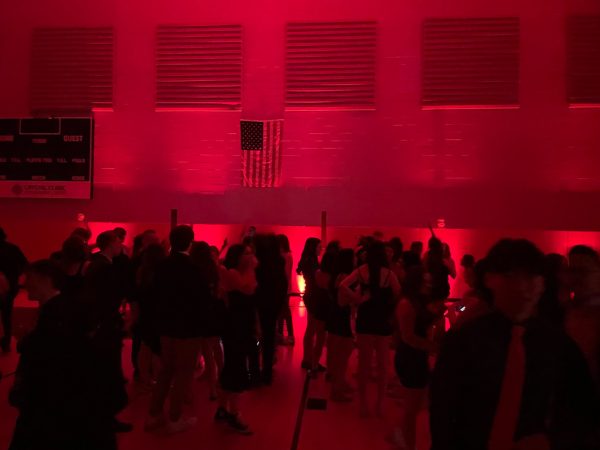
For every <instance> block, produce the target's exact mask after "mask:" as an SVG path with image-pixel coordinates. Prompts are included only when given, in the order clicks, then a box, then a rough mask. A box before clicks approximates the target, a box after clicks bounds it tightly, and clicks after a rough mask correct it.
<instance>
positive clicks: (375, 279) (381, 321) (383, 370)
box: [340, 241, 400, 417]
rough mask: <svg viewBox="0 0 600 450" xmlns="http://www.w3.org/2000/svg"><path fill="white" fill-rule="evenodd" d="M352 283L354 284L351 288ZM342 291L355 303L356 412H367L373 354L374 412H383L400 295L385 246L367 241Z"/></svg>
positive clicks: (364, 415)
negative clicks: (362, 261) (359, 263)
mask: <svg viewBox="0 0 600 450" xmlns="http://www.w3.org/2000/svg"><path fill="white" fill-rule="evenodd" d="M352 286H357V287H356V288H355V289H352ZM340 290H341V293H342V295H344V296H345V297H346V298H348V299H349V302H350V303H352V304H354V305H356V306H357V316H356V333H357V345H358V390H359V396H360V414H361V416H362V417H367V416H369V414H370V411H369V407H368V404H367V382H368V380H369V375H370V371H371V362H372V359H373V354H374V353H375V354H376V356H377V388H378V390H377V408H376V411H377V415H378V416H381V415H382V414H383V401H384V398H385V391H386V384H387V371H388V366H389V349H390V337H391V335H392V320H393V313H394V307H395V305H396V301H397V299H398V297H399V295H400V283H399V282H398V278H397V277H396V275H395V274H394V273H393V272H392V271H391V270H390V269H389V268H388V262H387V258H386V252H385V246H384V244H383V243H381V242H377V241H375V242H371V243H370V244H369V247H368V249H367V263H366V264H364V265H362V266H360V267H359V268H358V269H356V270H355V271H354V272H352V274H350V276H348V277H347V278H346V279H344V281H342V283H341V285H340Z"/></svg>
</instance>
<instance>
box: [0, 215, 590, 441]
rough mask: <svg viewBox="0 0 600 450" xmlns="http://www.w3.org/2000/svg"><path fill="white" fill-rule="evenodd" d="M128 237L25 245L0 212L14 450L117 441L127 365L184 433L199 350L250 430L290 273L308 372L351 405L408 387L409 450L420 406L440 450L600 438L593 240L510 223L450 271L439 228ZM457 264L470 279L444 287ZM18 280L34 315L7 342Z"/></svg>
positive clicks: (223, 397) (401, 418) (267, 377)
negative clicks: (555, 243) (565, 238)
mask: <svg viewBox="0 0 600 450" xmlns="http://www.w3.org/2000/svg"><path fill="white" fill-rule="evenodd" d="M126 234H127V233H126V230H124V229H123V228H117V229H114V230H107V231H104V232H102V233H100V234H98V236H96V237H95V241H94V242H93V243H92V242H90V240H91V237H92V235H91V233H90V231H89V230H88V229H87V228H77V229H75V230H74V231H73V232H72V233H71V235H70V236H68V237H67V238H66V240H65V241H64V243H63V244H62V247H61V249H60V250H58V251H56V252H54V253H52V254H51V255H50V256H49V257H48V259H44V260H39V261H34V262H28V261H27V259H26V258H25V256H24V255H23V253H22V252H21V251H20V250H19V247H18V246H17V245H15V244H14V243H10V242H9V240H8V237H7V236H6V234H5V233H4V231H3V230H1V229H0V305H1V309H0V311H1V314H2V328H3V338H2V340H1V341H0V343H1V345H2V350H3V351H4V352H9V351H11V350H15V349H16V350H17V351H18V353H19V355H20V359H19V363H18V368H17V371H16V374H15V378H14V385H13V387H12V389H11V392H10V398H9V401H10V404H11V405H12V406H14V407H15V408H17V409H18V412H19V416H18V419H17V422H16V425H15V429H14V434H13V439H12V442H11V445H10V449H11V450H21V449H22V450H37V449H45V450H54V449H57V450H58V449H91V450H95V449H97V450H109V449H116V448H117V439H116V434H117V433H125V432H130V431H132V425H131V424H129V423H124V422H121V421H119V420H117V419H116V417H117V415H118V414H119V412H121V411H122V410H123V409H124V408H126V407H127V405H128V395H127V389H126V384H127V383H128V382H131V383H136V385H138V387H139V389H141V390H144V391H147V392H149V393H150V395H151V401H150V406H149V410H148V412H147V417H146V419H145V425H144V430H145V431H146V432H148V433H154V432H166V433H168V434H175V433H182V432H185V431H186V430H188V429H190V428H193V427H194V426H196V424H197V421H198V419H197V418H196V417H193V416H190V415H187V414H186V408H185V405H186V404H187V403H188V402H190V401H192V400H193V393H192V385H193V383H192V382H193V380H194V377H195V373H196V370H197V368H198V365H199V364H200V361H201V364H202V366H203V368H204V371H205V373H206V382H207V383H208V387H209V389H208V391H209V398H208V399H206V401H207V402H208V401H213V402H215V407H214V411H215V415H214V420H215V422H217V423H219V424H221V425H222V426H226V427H229V428H230V429H231V430H232V431H234V432H236V433H239V434H241V435H246V436H249V435H252V428H251V424H250V423H248V421H247V420H246V418H245V417H244V415H243V413H242V411H241V409H240V405H241V403H240V396H241V395H243V393H244V392H245V391H247V390H249V389H253V388H255V387H257V386H264V387H267V388H268V387H269V386H270V385H271V384H272V383H273V382H274V381H276V378H275V375H274V371H273V368H274V366H275V365H276V364H277V345H288V346H293V345H295V343H296V336H295V335H294V332H295V331H296V332H298V331H299V330H297V327H294V324H293V317H294V314H293V313H292V309H293V308H291V307H290V296H292V295H294V294H295V293H294V292H293V288H292V285H293V284H292V278H293V273H294V271H295V272H296V273H297V274H298V275H299V276H302V277H303V278H304V282H305V290H304V292H303V293H302V301H303V304H304V305H305V307H306V310H307V316H308V318H307V326H306V329H305V330H303V331H304V335H303V339H302V341H301V342H302V355H303V356H302V363H301V367H299V368H298V370H301V369H304V370H306V371H308V373H309V376H312V377H316V376H319V374H320V373H321V372H323V373H326V374H325V376H326V378H327V381H328V383H330V393H329V396H330V397H329V398H330V400H331V401H333V402H339V403H348V404H349V407H351V406H350V405H352V404H353V401H354V400H355V397H356V400H357V406H358V408H357V414H359V415H360V416H361V417H368V416H372V415H374V416H378V417H381V416H383V415H384V414H385V411H386V410H385V409H384V403H385V402H387V401H389V398H390V397H392V398H395V399H400V400H401V401H400V406H399V407H398V408H397V410H398V411H397V412H398V418H397V420H396V421H395V425H394V427H393V428H392V429H390V430H389V434H388V435H387V436H386V439H387V440H388V442H389V444H390V446H391V448H396V449H402V450H415V449H416V445H417V417H418V415H419V413H420V411H421V410H422V409H423V408H428V410H429V417H430V433H431V448H432V450H451V449H452V450H471V449H473V450H480V449H481V450H483V449H489V450H525V449H527V450H538V449H539V450H542V449H565V450H574V449H582V450H592V449H599V448H600V400H599V398H600V257H599V255H598V252H597V251H596V250H594V249H592V248H590V247H587V246H583V245H578V246H575V247H573V248H572V249H570V251H569V253H568V255H566V256H563V255H559V254H548V255H544V253H542V251H541V250H540V249H538V247H536V245H535V244H533V243H532V242H530V241H527V240H523V239H502V240H500V241H499V242H497V243H496V244H495V245H494V246H493V247H492V248H491V249H490V250H489V252H488V253H487V255H485V256H484V257H482V258H480V259H479V260H477V259H476V258H475V257H474V256H472V255H464V256H463V257H462V258H461V260H460V264H459V269H460V273H458V271H457V265H456V263H455V261H454V260H453V258H452V254H451V249H450V247H449V246H448V244H447V243H445V242H443V241H442V240H441V239H439V238H438V237H436V236H435V235H434V234H433V233H432V236H431V238H430V239H429V241H428V242H427V245H426V248H424V247H425V246H424V245H423V243H421V242H413V243H411V245H410V248H409V250H406V251H405V249H404V246H403V243H402V241H401V240H400V238H398V237H393V238H391V239H389V240H385V239H384V236H383V234H382V233H379V232H375V233H374V234H373V235H372V236H366V237H361V238H360V239H359V242H358V243H357V244H356V246H355V247H352V248H344V247H342V245H341V244H340V243H339V242H337V241H333V242H328V243H325V242H321V240H319V239H317V238H313V237H311V238H309V239H307V240H306V243H305V246H304V249H303V251H302V254H301V256H300V258H299V260H298V263H297V265H296V266H294V261H293V257H292V252H291V249H290V243H289V240H288V238H287V237H286V236H285V235H279V236H276V235H274V234H268V233H266V234H262V233H256V229H254V228H251V229H250V230H249V231H248V232H247V233H246V235H245V236H244V237H243V238H242V239H241V240H240V242H239V243H233V244H231V245H229V243H228V242H227V241H225V242H224V244H223V246H222V247H221V248H218V247H215V246H211V245H210V243H207V242H203V241H197V240H196V236H195V235H194V231H193V229H192V228H191V227H189V226H185V225H180V226H176V227H174V228H173V229H172V230H171V232H170V234H169V236H168V238H167V239H163V237H161V236H159V235H158V233H157V232H156V231H154V230H147V231H144V232H143V233H141V234H139V235H137V236H135V237H134V239H133V247H132V248H131V249H129V248H127V247H126V246H125V242H126ZM459 276H460V277H462V278H463V279H464V281H465V284H466V286H467V287H468V289H467V290H466V291H465V293H464V295H463V296H462V298H449V297H450V282H449V280H450V279H451V278H457V277H459ZM21 284H22V286H21ZM21 287H23V288H24V290H25V291H27V295H28V297H29V299H30V300H32V301H35V302H38V303H39V317H38V319H37V322H36V324H35V327H34V328H33V330H32V331H31V332H30V333H28V334H27V335H26V336H25V337H24V338H22V339H21V340H19V342H18V343H17V344H16V345H14V344H15V342H13V341H14V340H13V339H12V337H11V335H12V310H13V304H14V300H15V298H16V296H17V294H18V292H19V289H20V288H21ZM126 337H128V338H131V341H132V345H131V349H132V351H131V363H132V366H133V368H134V372H133V380H127V379H126V378H125V376H124V372H123V368H122V352H123V340H124V338H126ZM354 352H356V354H357V357H358V364H357V367H356V380H357V385H356V387H354V386H353V382H352V377H351V373H350V372H351V367H352V364H351V357H352V354H353V353H354ZM324 355H326V358H324ZM371 382H375V384H376V387H377V390H376V392H377V394H376V396H375V398H374V399H373V398H372V397H371V396H369V395H368V392H369V391H368V389H367V387H368V385H369V384H370V383H371ZM373 400H374V401H373ZM167 405H168V409H166V406H167ZM280 413H282V414H286V412H285V411H283V412H280ZM289 414H293V412H289Z"/></svg>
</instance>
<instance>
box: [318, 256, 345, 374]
mask: <svg viewBox="0 0 600 450" xmlns="http://www.w3.org/2000/svg"><path fill="white" fill-rule="evenodd" d="M338 255H339V247H337V246H327V250H325V253H324V254H323V258H321V264H320V267H319V270H317V273H316V274H315V281H316V287H315V292H314V302H315V303H316V304H318V305H322V306H319V308H321V309H322V310H323V313H322V317H323V318H324V324H325V332H324V338H325V339H327V323H328V322H329V318H330V316H331V312H332V304H333V302H334V286H335V280H336V278H337V274H338V272H339V271H338ZM318 356H319V358H318V359H320V355H318ZM333 356H334V352H333V351H331V349H330V348H329V347H328V348H327V367H329V363H330V362H331V358H333ZM318 359H317V361H318ZM313 370H317V371H320V370H324V367H323V366H316V367H313ZM328 376H329V377H330V378H332V374H331V372H328Z"/></svg>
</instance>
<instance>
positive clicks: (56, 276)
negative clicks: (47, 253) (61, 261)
mask: <svg viewBox="0 0 600 450" xmlns="http://www.w3.org/2000/svg"><path fill="white" fill-rule="evenodd" d="M26 273H28V274H34V275H37V276H40V277H44V278H48V279H49V280H50V281H51V283H52V286H53V287H54V288H55V289H59V288H60V286H61V285H62V281H63V273H62V271H61V270H60V268H59V267H58V265H57V264H56V263H55V262H53V261H50V260H49V259H41V260H38V261H34V262H32V263H31V264H29V265H28V266H27V269H26Z"/></svg>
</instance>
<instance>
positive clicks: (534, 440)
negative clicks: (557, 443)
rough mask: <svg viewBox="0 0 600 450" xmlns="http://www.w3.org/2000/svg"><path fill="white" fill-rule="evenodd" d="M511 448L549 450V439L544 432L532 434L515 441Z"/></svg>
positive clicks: (514, 449) (517, 449) (518, 449)
mask: <svg viewBox="0 0 600 450" xmlns="http://www.w3.org/2000/svg"><path fill="white" fill-rule="evenodd" d="M513 450H550V441H549V440H548V437H547V436H546V435H545V434H541V433H540V434H532V435H531V436H527V437H524V438H523V439H521V440H519V441H518V442H516V443H515V445H514V447H513Z"/></svg>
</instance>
